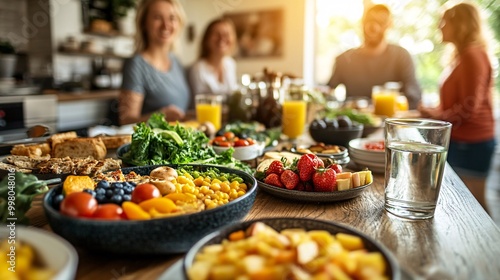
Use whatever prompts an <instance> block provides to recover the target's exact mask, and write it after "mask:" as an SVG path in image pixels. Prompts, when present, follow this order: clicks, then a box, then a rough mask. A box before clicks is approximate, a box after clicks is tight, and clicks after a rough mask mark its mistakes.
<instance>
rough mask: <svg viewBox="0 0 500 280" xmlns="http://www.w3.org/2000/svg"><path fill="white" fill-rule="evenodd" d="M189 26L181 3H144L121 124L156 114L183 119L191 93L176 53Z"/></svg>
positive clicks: (152, 0) (129, 64)
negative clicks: (182, 35)
mask: <svg viewBox="0 0 500 280" xmlns="http://www.w3.org/2000/svg"><path fill="white" fill-rule="evenodd" d="M184 23H185V14H184V10H183V8H182V6H181V5H180V4H179V2H178V1H177V0H143V1H141V2H140V4H139V6H138V8H137V17H136V28H137V34H136V53H135V55H134V56H133V57H132V58H130V59H128V60H127V61H125V63H124V67H123V84H122V89H121V93H120V98H119V118H120V124H122V125H123V124H129V123H136V122H141V121H146V120H147V119H148V118H149V116H150V115H151V114H152V113H154V112H160V113H163V114H165V116H166V119H167V120H169V121H174V120H181V119H183V118H184V116H185V113H186V110H187V109H188V106H189V102H190V100H191V98H190V96H191V95H190V91H189V87H188V84H187V80H186V77H185V70H184V67H183V66H182V65H181V64H180V62H179V61H178V59H177V58H176V57H175V55H174V54H173V53H172V48H173V45H174V43H175V41H176V39H177V37H178V35H179V33H180V30H181V28H182V27H183V26H184Z"/></svg>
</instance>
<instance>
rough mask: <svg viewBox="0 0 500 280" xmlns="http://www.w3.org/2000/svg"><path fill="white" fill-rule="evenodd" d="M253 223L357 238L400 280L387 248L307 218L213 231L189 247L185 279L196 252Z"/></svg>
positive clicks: (267, 220) (343, 227) (268, 220)
mask: <svg viewBox="0 0 500 280" xmlns="http://www.w3.org/2000/svg"><path fill="white" fill-rule="evenodd" d="M254 222H263V223H265V224H267V225H268V226H270V227H272V228H274V229H275V230H277V231H281V230H283V229H287V228H303V229H305V230H326V231H328V232H330V233H332V234H336V233H339V232H342V233H348V234H352V235H356V236H359V237H360V238H361V239H362V240H363V243H364V246H365V248H366V249H367V250H368V251H370V252H381V253H382V255H383V256H384V260H385V262H386V264H387V270H386V275H387V276H389V277H388V278H389V279H393V280H399V279H401V272H400V269H399V265H398V263H397V262H396V259H395V258H394V256H393V255H392V254H391V253H390V251H389V250H388V249H387V248H385V246H384V245H382V244H380V243H378V242H377V241H375V240H374V239H373V238H371V237H369V236H368V235H366V234H364V233H362V232H360V231H357V230H355V229H352V228H350V227H348V226H346V225H343V224H340V223H334V222H330V221H323V220H316V219H309V218H264V219H258V220H250V221H245V222H242V223H237V224H233V225H229V226H227V227H224V228H222V229H220V230H218V231H215V232H213V233H211V234H209V235H207V236H205V237H203V239H201V240H200V241H198V242H197V243H196V244H194V246H193V247H191V249H189V251H188V252H187V254H186V256H185V257H184V260H183V272H184V276H185V278H186V279H188V278H187V271H188V270H189V268H190V267H191V266H192V265H193V263H194V259H195V256H196V254H198V252H200V250H201V249H202V248H203V247H204V246H207V245H211V244H219V243H221V242H222V240H224V239H227V238H228V236H229V234H230V233H232V232H235V231H238V230H246V229H247V228H248V227H249V226H250V225H251V224H253V223H254Z"/></svg>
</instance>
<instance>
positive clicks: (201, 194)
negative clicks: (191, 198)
mask: <svg viewBox="0 0 500 280" xmlns="http://www.w3.org/2000/svg"><path fill="white" fill-rule="evenodd" d="M196 197H197V198H198V199H201V200H203V199H204V198H205V195H204V194H203V193H198V194H196Z"/></svg>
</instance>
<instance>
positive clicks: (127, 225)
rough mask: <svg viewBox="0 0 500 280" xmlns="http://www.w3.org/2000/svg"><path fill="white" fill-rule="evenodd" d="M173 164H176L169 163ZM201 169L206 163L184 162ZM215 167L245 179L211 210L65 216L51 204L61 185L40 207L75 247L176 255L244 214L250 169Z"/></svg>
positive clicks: (145, 170)
mask: <svg viewBox="0 0 500 280" xmlns="http://www.w3.org/2000/svg"><path fill="white" fill-rule="evenodd" d="M169 166H170V167H173V168H178V167H179V165H169ZM188 166H192V167H193V168H195V169H196V170H199V171H205V170H207V169H208V168H211V167H214V166H210V165H188ZM157 167H158V166H141V167H127V168H122V169H121V170H122V172H123V174H128V173H130V172H132V171H133V172H135V173H137V174H139V175H148V174H150V173H151V171H152V170H154V169H155V168H157ZM216 168H218V169H219V170H220V171H221V172H226V173H232V174H236V175H238V176H239V177H241V178H242V179H243V181H244V182H245V183H246V184H247V188H248V189H247V191H246V193H245V194H244V195H242V196H241V197H238V198H236V199H235V200H232V201H230V202H229V203H227V204H224V205H221V206H218V207H215V208H213V209H208V210H203V211H200V212H195V213H191V214H182V215H177V216H168V217H165V218H155V219H150V220H118V221H110V220H97V219H87V218H79V217H70V216H66V215H63V214H61V213H60V212H59V211H58V210H56V208H54V206H53V205H54V204H53V202H54V199H55V197H56V196H57V195H58V194H60V193H61V192H62V185H59V186H57V187H54V188H52V189H51V190H50V191H49V192H48V193H47V194H46V195H45V197H44V201H43V208H44V210H45V215H46V217H47V220H48V222H49V225H50V227H51V228H52V230H53V231H54V232H55V233H57V234H59V235H60V236H62V237H64V238H65V239H67V240H68V241H69V242H71V243H72V244H73V245H75V246H79V247H82V248H84V249H88V250H91V251H99V252H110V253H117V254H176V253H184V252H186V251H187V250H188V249H189V248H190V247H191V246H192V245H193V244H194V243H195V242H196V241H197V240H199V239H200V238H201V237H203V236H204V235H206V234H208V233H209V232H211V231H213V230H215V229H217V228H219V227H222V226H224V225H227V224H231V223H234V222H236V221H238V220H240V219H242V218H244V217H245V216H246V215H247V213H248V212H249V211H250V209H251V207H252V205H253V203H254V201H255V196H256V193H257V192H256V190H257V182H256V180H255V178H254V177H253V176H251V175H250V174H248V173H246V172H243V171H239V170H235V169H230V168H226V167H221V166H216Z"/></svg>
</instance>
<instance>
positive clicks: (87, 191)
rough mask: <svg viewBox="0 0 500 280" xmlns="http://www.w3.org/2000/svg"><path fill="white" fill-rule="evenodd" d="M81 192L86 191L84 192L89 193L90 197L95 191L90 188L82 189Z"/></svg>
mask: <svg viewBox="0 0 500 280" xmlns="http://www.w3.org/2000/svg"><path fill="white" fill-rule="evenodd" d="M83 192H86V193H89V194H91V195H92V197H95V194H96V193H95V191H94V190H91V189H84V190H83Z"/></svg>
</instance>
